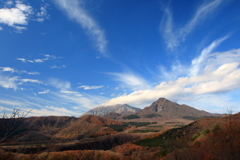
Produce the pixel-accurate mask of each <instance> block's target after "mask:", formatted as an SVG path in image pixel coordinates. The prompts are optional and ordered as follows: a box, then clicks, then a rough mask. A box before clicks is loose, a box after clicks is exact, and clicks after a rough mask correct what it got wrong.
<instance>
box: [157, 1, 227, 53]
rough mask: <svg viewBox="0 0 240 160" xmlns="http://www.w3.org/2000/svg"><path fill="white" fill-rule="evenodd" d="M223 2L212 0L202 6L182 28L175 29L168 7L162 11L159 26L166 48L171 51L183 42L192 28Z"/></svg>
mask: <svg viewBox="0 0 240 160" xmlns="http://www.w3.org/2000/svg"><path fill="white" fill-rule="evenodd" d="M222 2H223V0H212V1H210V2H207V3H204V4H202V5H201V6H200V7H199V8H198V9H197V10H196V12H195V14H194V16H193V17H192V19H190V20H189V21H188V22H187V23H186V24H185V25H184V26H183V27H180V28H175V26H174V23H173V18H172V17H173V16H172V12H171V10H170V8H169V7H166V8H165V9H164V12H165V14H164V16H163V19H162V22H161V25H160V30H161V32H163V36H164V39H165V42H166V44H167V48H168V49H170V50H173V49H174V48H176V47H178V46H179V45H180V44H181V43H182V42H184V41H185V39H186V37H187V36H188V35H189V34H190V33H191V32H192V31H193V30H194V28H195V27H196V26H197V25H199V24H200V23H201V22H203V21H204V20H205V19H207V18H208V17H209V15H210V14H211V13H213V12H214V11H215V10H216V9H217V8H218V7H219V6H220V4H221V3H222Z"/></svg>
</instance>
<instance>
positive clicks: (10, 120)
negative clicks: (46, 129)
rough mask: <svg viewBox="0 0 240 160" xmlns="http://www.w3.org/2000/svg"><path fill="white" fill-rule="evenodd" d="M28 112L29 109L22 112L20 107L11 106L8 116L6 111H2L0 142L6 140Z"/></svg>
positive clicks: (19, 125) (18, 126)
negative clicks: (11, 109)
mask: <svg viewBox="0 0 240 160" xmlns="http://www.w3.org/2000/svg"><path fill="white" fill-rule="evenodd" d="M29 112H31V110H30V111H28V112H26V113H24V112H21V111H20V109H16V108H13V111H12V113H11V115H10V116H8V115H7V113H6V112H5V113H3V115H2V118H0V132H1V135H0V142H3V141H4V140H6V139H7V138H8V137H9V136H11V135H12V134H13V133H15V132H16V131H17V130H18V129H19V128H20V127H21V122H22V121H23V120H24V118H25V117H26V116H27V115H28V113H29Z"/></svg>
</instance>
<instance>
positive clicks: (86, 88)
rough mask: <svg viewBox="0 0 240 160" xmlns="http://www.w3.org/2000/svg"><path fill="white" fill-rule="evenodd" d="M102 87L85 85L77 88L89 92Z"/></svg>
mask: <svg viewBox="0 0 240 160" xmlns="http://www.w3.org/2000/svg"><path fill="white" fill-rule="evenodd" d="M102 87H103V86H87V85H82V86H79V87H78V88H83V89H84V90H90V89H100V88H102Z"/></svg>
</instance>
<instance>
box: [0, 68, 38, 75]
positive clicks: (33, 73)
mask: <svg viewBox="0 0 240 160" xmlns="http://www.w3.org/2000/svg"><path fill="white" fill-rule="evenodd" d="M0 68H1V69H2V72H11V73H18V74H22V73H26V74H29V75H38V74H40V73H39V72H27V71H25V70H22V71H19V70H16V69H14V68H11V67H0Z"/></svg>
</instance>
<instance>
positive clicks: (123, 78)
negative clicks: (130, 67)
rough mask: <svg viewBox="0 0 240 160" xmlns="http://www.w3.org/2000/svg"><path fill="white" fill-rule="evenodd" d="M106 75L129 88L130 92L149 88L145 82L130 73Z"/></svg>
mask: <svg viewBox="0 0 240 160" xmlns="http://www.w3.org/2000/svg"><path fill="white" fill-rule="evenodd" d="M107 74H108V75H110V76H112V77H113V79H114V80H116V81H120V82H122V83H123V84H124V85H125V86H126V87H127V88H130V89H131V90H140V89H149V88H151V87H150V86H149V85H148V82H147V81H146V80H144V79H143V78H142V77H140V76H138V75H136V74H134V73H131V72H123V73H107Z"/></svg>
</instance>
